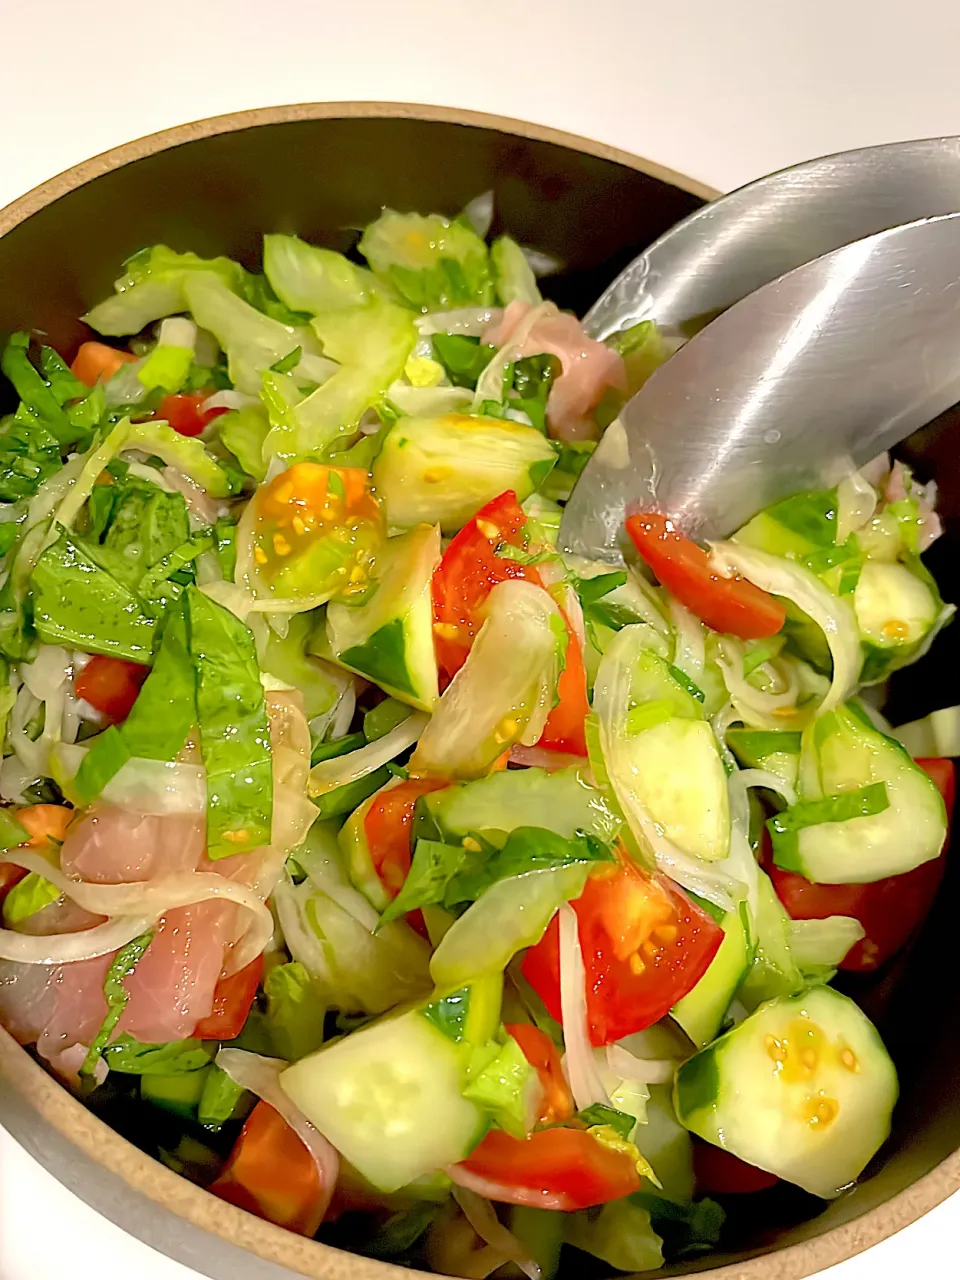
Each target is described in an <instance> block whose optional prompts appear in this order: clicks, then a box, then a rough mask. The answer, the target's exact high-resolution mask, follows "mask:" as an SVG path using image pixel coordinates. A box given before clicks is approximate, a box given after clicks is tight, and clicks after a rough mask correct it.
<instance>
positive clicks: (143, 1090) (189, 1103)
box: [140, 1067, 212, 1120]
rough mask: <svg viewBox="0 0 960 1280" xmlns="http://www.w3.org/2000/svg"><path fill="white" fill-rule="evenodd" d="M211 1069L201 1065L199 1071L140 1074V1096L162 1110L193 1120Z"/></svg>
mask: <svg viewBox="0 0 960 1280" xmlns="http://www.w3.org/2000/svg"><path fill="white" fill-rule="evenodd" d="M211 1070H212V1068H211V1067H202V1068H201V1069H200V1070H199V1071H179V1072H174V1073H172V1074H170V1075H166V1076H160V1075H156V1076H155V1075H144V1076H141V1077H140V1097H141V1098H143V1100H144V1101H145V1102H152V1103H153V1105H154V1106H155V1107H163V1109H164V1111H172V1112H173V1114H174V1115H177V1116H184V1117H186V1118H187V1119H189V1120H195V1119H196V1118H197V1107H198V1105H199V1103H200V1099H201V1098H202V1097H203V1089H204V1085H205V1084H206V1082H207V1079H208V1077H209V1076H210V1073H211Z"/></svg>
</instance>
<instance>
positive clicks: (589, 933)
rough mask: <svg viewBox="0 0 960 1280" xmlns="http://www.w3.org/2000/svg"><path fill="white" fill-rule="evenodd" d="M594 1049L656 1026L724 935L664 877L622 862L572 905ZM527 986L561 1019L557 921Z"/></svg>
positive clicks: (535, 956)
mask: <svg viewBox="0 0 960 1280" xmlns="http://www.w3.org/2000/svg"><path fill="white" fill-rule="evenodd" d="M572 905H573V909H574V911H575V912H576V913H577V921H578V925H579V930H578V932H579V937H580V948H581V951H582V952H583V963H584V968H585V970H586V987H587V1021H588V1022H589V1026H590V1039H591V1041H592V1042H593V1044H595V1045H605V1044H613V1043H614V1042H615V1041H617V1040H622V1039H623V1037H624V1036H628V1035H632V1034H633V1033H634V1032H635V1031H643V1030H644V1029H645V1028H646V1027H649V1026H652V1025H653V1023H655V1022H658V1021H659V1020H660V1019H661V1018H662V1017H664V1015H665V1014H667V1013H669V1012H670V1010H671V1009H672V1008H673V1006H674V1005H675V1004H676V1003H677V1001H678V1000H679V999H681V997H683V996H685V995H686V994H687V992H688V991H691V990H692V989H693V987H694V986H696V984H697V983H698V982H699V981H700V979H701V978H702V977H703V975H704V973H706V971H707V968H708V966H709V964H710V961H711V960H712V959H713V957H714V956H715V955H716V953H717V951H718V949H719V947H720V943H721V942H722V941H723V930H722V929H721V928H720V926H719V925H718V924H717V923H716V921H715V920H713V919H712V918H711V917H710V916H708V915H707V913H706V912H705V911H702V910H701V909H700V908H699V907H698V906H697V905H696V904H695V903H693V902H691V901H690V899H689V898H688V897H687V896H686V895H685V894H684V893H683V892H682V891H681V890H680V889H679V888H678V887H677V886H676V885H675V884H674V883H673V881H671V880H669V879H668V878H667V877H666V876H662V875H652V876H651V875H648V874H647V873H646V872H645V871H642V870H641V869H640V868H639V867H637V866H635V865H634V864H633V863H632V862H629V861H627V860H626V858H624V859H622V860H621V862H620V864H619V865H618V866H616V867H604V868H602V869H601V870H599V871H595V872H594V873H593V874H592V875H591V876H590V878H589V879H588V880H587V884H586V888H585V889H584V891H583V893H582V894H581V896H580V897H579V898H578V899H577V900H576V902H574V903H573V904H572ZM523 973H524V976H525V977H526V979H527V981H528V982H529V983H530V985H531V986H532V987H533V989H534V990H535V991H536V993H537V994H538V995H539V996H540V998H541V1000H543V1002H544V1004H545V1005H546V1006H547V1011H548V1012H549V1014H550V1016H551V1017H553V1018H556V1019H557V1021H558V1022H559V1021H560V1020H561V1010H560V933H559V921H558V919H557V917H556V916H554V918H553V920H552V921H551V923H550V926H549V928H548V929H547V931H546V933H545V934H544V935H543V937H542V938H541V939H540V941H539V942H538V943H537V945H536V946H535V947H531V948H530V950H529V951H528V952H527V954H526V956H525V957H524V960H523Z"/></svg>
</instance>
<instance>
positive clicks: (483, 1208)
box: [453, 1186, 541, 1280]
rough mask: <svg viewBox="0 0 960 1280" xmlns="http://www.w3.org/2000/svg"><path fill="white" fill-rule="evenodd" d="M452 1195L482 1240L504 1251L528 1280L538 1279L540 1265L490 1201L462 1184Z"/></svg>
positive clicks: (507, 1258)
mask: <svg viewBox="0 0 960 1280" xmlns="http://www.w3.org/2000/svg"><path fill="white" fill-rule="evenodd" d="M453 1198H454V1200H456V1202H457V1204H458V1205H459V1206H460V1208H461V1209H462V1210H463V1216H464V1217H465V1218H466V1220H467V1221H468V1222H469V1223H470V1225H471V1227H473V1229H474V1231H475V1232H476V1233H477V1235H478V1236H479V1237H480V1239H481V1240H483V1241H485V1242H486V1243H487V1244H488V1245H491V1246H492V1247H493V1248H494V1249H496V1250H497V1252H498V1253H501V1254H503V1257H504V1259H505V1260H506V1261H508V1262H514V1263H516V1265H517V1266H518V1267H519V1268H520V1270H521V1271H522V1272H523V1274H524V1275H526V1276H529V1277H530V1280H540V1276H541V1268H540V1267H539V1265H538V1264H537V1262H536V1261H535V1260H534V1258H533V1256H532V1254H531V1253H530V1252H529V1251H528V1250H527V1249H526V1248H525V1247H524V1246H523V1245H522V1244H521V1243H520V1241H519V1240H518V1239H517V1237H516V1236H515V1235H514V1234H513V1232H512V1231H508V1230H507V1228H506V1227H505V1226H504V1225H503V1223H502V1222H501V1221H500V1219H499V1218H498V1217H497V1214H496V1210H495V1209H494V1207H493V1205H492V1204H491V1203H490V1201H489V1200H485V1199H484V1198H483V1196H480V1195H478V1194H477V1192H476V1191H473V1190H471V1189H470V1188H469V1187H461V1186H458V1187H457V1188H456V1189H455V1190H454V1193H453Z"/></svg>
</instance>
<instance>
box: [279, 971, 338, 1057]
mask: <svg viewBox="0 0 960 1280" xmlns="http://www.w3.org/2000/svg"><path fill="white" fill-rule="evenodd" d="M263 990H264V994H265V995H266V998H267V1016H266V1021H267V1027H268V1030H269V1033H270V1041H271V1043H272V1044H273V1046H274V1052H275V1054H276V1055H277V1057H279V1058H285V1059H286V1060H287V1062H297V1061H298V1060H299V1059H300V1058H305V1057H306V1056H307V1054H308V1053H313V1052H314V1050H315V1049H319V1048H320V1046H321V1045H322V1044H323V1020H324V1015H325V1014H326V1007H325V1005H324V1001H323V997H322V995H321V993H320V990H319V988H318V986H317V984H316V982H315V981H314V978H313V975H312V974H311V973H310V971H309V969H307V968H306V967H305V966H304V965H302V964H300V963H298V962H297V961H295V960H294V961H291V962H290V963H289V964H281V965H276V966H275V967H274V968H273V969H271V970H270V972H269V973H268V974H267V976H266V978H265V980H264V983H263Z"/></svg>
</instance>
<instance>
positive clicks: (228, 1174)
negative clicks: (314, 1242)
mask: <svg viewBox="0 0 960 1280" xmlns="http://www.w3.org/2000/svg"><path fill="white" fill-rule="evenodd" d="M210 1190H211V1191H212V1192H213V1194H214V1195H215V1196H219V1197H220V1199H221V1200H227V1201H229V1202H230V1204H235V1205H237V1206H238V1208H240V1209H246V1211H247V1212H248V1213H255V1214H256V1215H257V1217H258V1218H266V1219H267V1221H268V1222H275V1223H276V1224H277V1226H278V1227H286V1228H287V1230H288V1231H297V1232H299V1233H300V1235H304V1236H312V1235H314V1234H315V1233H316V1231H317V1229H318V1228H319V1226H320V1223H321V1222H322V1221H323V1209H324V1200H325V1198H326V1197H325V1196H324V1194H323V1192H324V1189H323V1188H322V1187H321V1185H320V1174H319V1171H318V1170H317V1166H316V1164H315V1162H314V1159H313V1157H312V1156H311V1154H310V1152H309V1151H308V1150H307V1148H306V1147H305V1146H304V1145H303V1143H302V1142H301V1141H300V1139H299V1138H298V1137H297V1135H296V1133H295V1132H294V1130H293V1129H291V1128H290V1126H289V1125H288V1124H287V1122H286V1120H284V1119H283V1117H282V1116H281V1115H280V1114H279V1112H277V1111H275V1110H274V1109H273V1107H271V1106H269V1105H268V1104H267V1103H266V1102H258V1103H257V1105H256V1106H255V1107H254V1109H253V1110H252V1111H251V1113H250V1115H249V1117H248V1119H247V1122H246V1124H245V1125H244V1126H243V1129H242V1130H241V1132H240V1137H239V1138H238V1139H237V1141H236V1144H235V1145H234V1148H233V1150H232V1151H231V1152H230V1158H229V1159H228V1160H227V1163H226V1165H225V1167H224V1170H223V1173H221V1175H220V1177H219V1178H218V1179H217V1180H216V1182H214V1183H213V1185H212V1186H211V1187H210Z"/></svg>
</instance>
